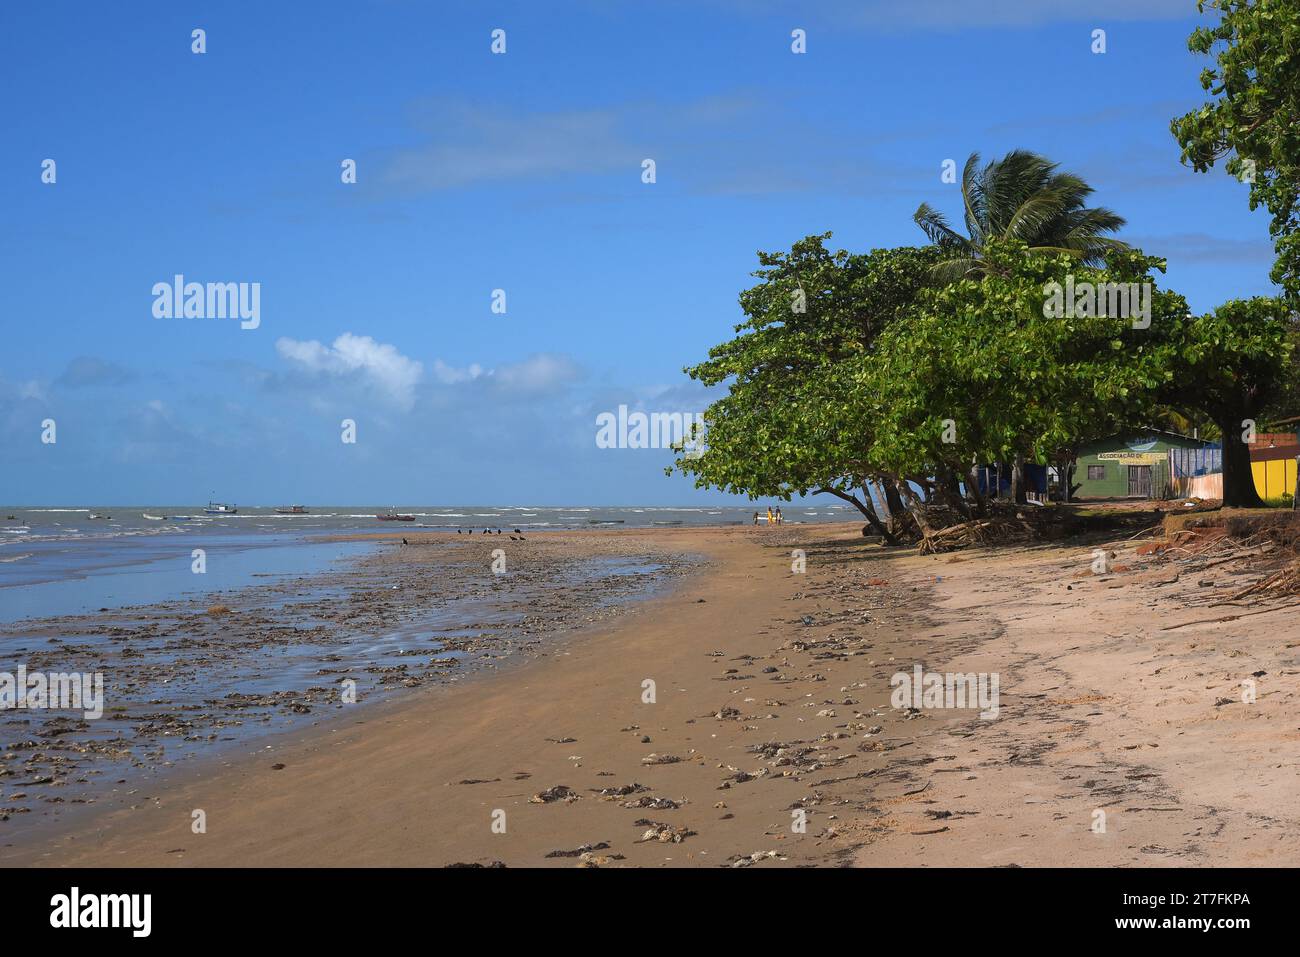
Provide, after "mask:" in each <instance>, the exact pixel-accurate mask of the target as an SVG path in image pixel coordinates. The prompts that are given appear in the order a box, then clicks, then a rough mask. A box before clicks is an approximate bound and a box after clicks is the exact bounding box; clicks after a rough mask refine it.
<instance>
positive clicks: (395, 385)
mask: <svg viewBox="0 0 1300 957" xmlns="http://www.w3.org/2000/svg"><path fill="white" fill-rule="evenodd" d="M275 348H276V351H277V352H279V353H280V355H281V356H283V357H284V358H285V359H287V360H289V361H290V362H292V363H294V364H295V365H297V366H298V367H299V368H300V369H302V370H304V371H306V372H310V373H312V374H316V375H334V376H353V377H358V378H360V379H361V380H362V381H364V382H365V383H367V384H368V385H370V386H371V387H373V388H375V389H377V390H378V391H379V392H381V393H382V394H384V395H385V396H387V397H388V398H389V399H391V400H392V401H393V402H395V403H396V404H397V405H399V406H402V407H403V408H407V409H409V408H410V407H411V406H412V405H414V404H415V387H416V385H417V384H418V383H419V381H420V378H421V377H422V376H423V375H424V366H423V365H422V364H421V363H419V362H417V361H415V360H414V359H410V358H407V357H406V356H404V355H402V354H401V353H400V352H398V351H397V348H396V347H395V346H392V345H389V344H388V343H380V342H376V341H375V340H374V339H372V338H371V337H370V336H354V335H353V334H352V333H350V332H345V333H343V335H341V336H339V337H338V338H337V339H335V340H334V343H333V345H330V346H326V345H322V344H321V343H320V342H317V341H316V340H315V339H311V340H307V341H300V340H297V339H289V338H280V339H278V340H277V341H276V343H275Z"/></svg>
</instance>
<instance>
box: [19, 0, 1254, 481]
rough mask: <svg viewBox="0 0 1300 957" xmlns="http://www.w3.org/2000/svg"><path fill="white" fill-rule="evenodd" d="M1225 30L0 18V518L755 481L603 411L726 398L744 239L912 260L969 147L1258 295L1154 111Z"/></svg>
mask: <svg viewBox="0 0 1300 957" xmlns="http://www.w3.org/2000/svg"><path fill="white" fill-rule="evenodd" d="M1210 17H1211V15H1209V14H1207V15H1206V16H1205V17H1202V16H1201V15H1199V14H1197V12H1196V5H1195V3H1194V2H1191V0H1186V2H1183V0H1080V2H1075V0H998V2H993V0H988V2H980V0H929V2H927V0H909V2H906V3H897V2H893V0H857V2H850V0H843V2H840V0H826V2H821V3H811V2H809V3H787V2H776V0H772V2H766V0H749V2H746V0H692V2H685V0H682V2H677V0H661V2H655V3H645V2H638V3H633V2H624V0H605V2H597V0H587V2H581V0H575V2H567V3H566V2H554V3H545V4H542V3H537V2H523V3H492V2H473V3H471V2H464V3H460V2H445V3H430V2H415V0H373V2H365V0H350V2H347V3H335V2H321V3H314V4H312V5H310V7H306V6H304V5H296V4H278V3H264V2H226V3H220V4H216V3H186V4H178V3H175V2H139V3H132V4H129V5H119V4H86V3H68V2H63V0H47V2H45V3H42V4H40V5H33V4H22V5H19V4H5V5H3V6H2V7H0V103H2V104H3V117H4V122H3V124H2V125H0V263H2V264H3V276H4V290H5V294H6V295H5V301H4V305H3V309H4V320H3V338H2V339H0V503H3V504H10V505H40V504H73V503H87V502H94V503H104V504H119V503H120V504H133V503H148V502H160V503H186V502H203V501H206V500H208V499H209V498H212V497H215V498H217V499H218V500H224V501H233V502H237V503H242V504H246V505H255V504H278V503H282V502H290V501H292V502H302V503H304V504H324V503H375V502H378V503H384V502H401V503H430V504H432V503H439V504H496V505H522V504H534V505H548V504H549V505H575V504H590V505H630V504H678V505H690V504H705V503H723V502H740V501H743V500H742V499H737V498H732V497H730V496H726V495H723V494H721V493H719V492H717V491H713V490H695V489H694V488H693V487H692V484H691V481H690V480H689V479H687V478H685V477H683V476H680V475H674V476H666V475H665V474H664V467H665V466H666V465H668V464H670V462H671V459H672V456H671V453H669V452H667V451H664V450H658V449H628V448H622V449H611V448H599V447H598V446H597V443H596V434H597V426H596V417H597V416H598V415H600V414H601V413H602V412H617V410H618V408H619V406H620V405H625V406H627V407H628V408H629V409H630V410H633V411H636V410H642V411H645V412H682V413H697V412H702V411H703V410H704V408H705V407H706V406H707V405H708V403H709V401H711V399H712V398H716V397H717V395H718V394H719V393H718V392H717V391H716V390H713V391H710V390H705V389H703V388H701V387H700V386H699V385H698V384H697V383H694V382H692V381H691V380H690V379H689V378H688V377H687V376H685V375H684V374H683V372H682V369H683V367H684V366H687V365H690V364H693V363H695V362H698V361H700V360H702V359H703V358H705V357H706V356H707V353H708V349H709V348H710V347H711V346H713V345H716V344H718V343H720V342H723V341H725V340H726V339H728V338H730V337H731V336H732V334H733V330H734V327H735V325H736V324H737V323H738V322H740V321H742V319H743V316H742V314H741V312H740V309H739V306H738V305H737V296H738V294H739V293H740V291H741V290H742V289H744V288H745V287H746V286H748V285H751V284H752V282H753V280H752V278H751V275H750V274H751V272H752V271H753V270H754V269H755V268H756V267H757V259H756V253H757V251H758V250H779V249H788V248H789V247H790V246H791V244H792V243H794V242H795V241H797V240H798V239H800V238H802V237H804V236H806V235H809V234H813V233H821V232H825V231H832V232H833V233H834V237H833V239H832V240H831V245H832V247H833V248H845V249H848V250H850V251H866V250H869V249H871V248H875V247H882V246H893V245H901V244H913V245H919V244H922V243H923V242H924V241H925V240H924V236H923V235H922V234H921V233H920V231H919V230H918V229H917V228H916V226H915V225H914V223H913V222H912V213H913V212H914V211H915V209H916V207H917V205H918V204H919V203H921V202H923V201H924V202H929V203H930V204H931V205H933V206H936V207H937V208H939V209H940V210H941V211H944V212H946V213H947V214H948V215H949V216H950V218H951V219H953V220H954V221H956V222H960V218H961V217H960V194H959V192H958V187H957V186H955V185H951V184H945V183H943V182H942V181H941V170H942V166H943V163H944V161H945V160H948V159H951V160H954V161H955V162H956V164H957V167H958V168H959V169H960V167H961V165H962V164H963V163H964V161H965V158H966V157H967V156H968V155H969V154H970V153H971V152H976V151H977V152H979V153H980V154H981V155H982V156H983V157H984V158H986V159H988V158H993V157H997V156H1001V155H1003V154H1004V153H1006V152H1007V151H1009V150H1011V149H1016V148H1026V149H1031V150H1034V151H1037V152H1040V153H1043V154H1045V155H1047V156H1048V157H1050V158H1051V159H1053V160H1054V161H1056V162H1059V163H1060V164H1061V166H1062V168H1063V169H1066V170H1069V171H1071V172H1075V173H1078V174H1079V175H1081V176H1083V177H1084V178H1085V179H1086V180H1087V181H1088V182H1089V183H1091V184H1092V185H1093V186H1094V187H1095V188H1096V193H1095V194H1094V196H1093V202H1095V203H1096V204H1098V205H1104V206H1108V207H1110V208H1112V209H1114V210H1115V211H1116V212H1118V213H1120V214H1121V215H1122V216H1124V217H1126V219H1127V220H1128V225H1127V227H1126V228H1125V230H1124V231H1123V232H1122V233H1121V234H1120V235H1121V238H1124V239H1126V240H1128V241H1129V242H1132V243H1135V244H1137V245H1140V246H1141V247H1142V248H1143V249H1145V250H1146V251H1147V252H1148V253H1150V254H1153V255H1160V256H1165V257H1167V258H1168V262H1169V267H1168V273H1167V275H1166V277H1165V280H1166V282H1165V284H1166V285H1168V286H1169V287H1171V288H1173V289H1176V290H1178V291H1180V292H1182V293H1183V294H1184V295H1185V296H1186V297H1187V298H1188V300H1189V302H1190V304H1191V306H1192V308H1193V309H1194V310H1198V311H1203V310H1208V309H1211V308H1213V307H1214V306H1215V305H1217V304H1218V303H1220V302H1222V301H1223V300H1225V299H1228V298H1234V297H1239V296H1249V295H1256V294H1269V293H1271V292H1273V291H1274V290H1273V287H1272V286H1271V284H1270V283H1269V281H1268V272H1269V268H1270V266H1271V264H1272V260H1273V256H1272V249H1271V245H1270V242H1269V239H1268V233H1267V218H1266V214H1265V213H1264V212H1263V211H1262V210H1261V211H1257V212H1251V211H1250V210H1249V208H1248V205H1247V194H1246V189H1247V188H1246V186H1244V185H1243V184H1241V183H1238V182H1237V181H1236V180H1234V179H1233V178H1231V177H1230V176H1229V175H1228V174H1226V173H1225V172H1223V171H1222V170H1213V171H1211V172H1210V173H1208V174H1198V173H1195V172H1193V171H1192V170H1191V169H1190V168H1188V167H1184V166H1181V165H1180V164H1179V150H1178V146H1177V144H1176V142H1175V141H1174V139H1173V137H1172V136H1171V135H1170V133H1169V121H1170V119H1171V118H1173V117H1174V116H1176V115H1179V114H1181V113H1182V112H1185V111H1186V110H1188V109H1191V108H1193V107H1195V106H1196V105H1198V104H1199V103H1201V102H1202V101H1203V97H1204V94H1203V93H1202V91H1201V89H1200V86H1199V82H1198V75H1199V73H1200V71H1201V70H1202V69H1203V68H1204V67H1205V66H1206V65H1208V61H1207V60H1206V59H1205V58H1203V57H1199V56H1196V55H1193V54H1191V53H1189V52H1188V51H1187V46H1186V39H1187V36H1188V34H1189V33H1190V32H1191V30H1192V29H1193V28H1194V27H1195V26H1197V25H1198V24H1199V23H1210V22H1212V20H1211V18H1210ZM195 29H202V30H203V31H205V37H204V39H205V43H206V49H205V52H203V53H195V52H193V49H192V47H193V44H194V42H195V41H194V39H193V37H192V32H193V31H194V30H195ZM796 29H800V30H804V31H805V33H806V52H805V53H802V54H796V53H794V52H793V51H792V49H791V46H792V42H793V41H792V38H791V33H792V31H794V30H796ZM1098 29H1101V30H1104V31H1105V44H1106V49H1105V52H1104V53H1094V52H1092V47H1093V46H1094V39H1093V31H1094V30H1098ZM494 30H503V31H505V34H504V36H505V52H504V53H494V52H493V50H492V44H493V36H492V35H493V31H494ZM50 159H52V160H54V167H53V171H54V182H53V183H49V182H44V181H43V178H48V171H47V166H46V164H45V161H46V160H50ZM646 159H652V160H653V161H654V164H655V166H654V172H655V181H654V182H653V183H647V182H644V181H643V161H644V160H646ZM345 160H352V161H354V163H355V169H356V182H355V183H345V182H343V178H344V176H343V164H344V161H345ZM178 274H179V275H182V276H184V277H185V281H186V282H198V283H248V284H250V285H249V286H248V287H246V288H247V289H248V290H249V291H250V292H251V290H252V288H253V287H252V286H251V284H252V283H257V284H259V285H258V287H257V288H258V291H259V296H260V299H259V306H260V308H259V312H258V323H257V325H256V328H243V326H244V325H251V324H252V323H241V322H240V321H239V320H238V319H222V318H185V317H172V318H160V317H159V316H158V315H156V314H155V313H156V312H158V310H159V308H160V307H159V306H158V305H157V299H158V298H159V297H157V296H156V295H155V291H154V290H155V284H158V283H166V284H171V283H172V282H173V277H174V276H176V275H178ZM494 290H501V291H503V292H504V312H501V311H499V306H500V301H501V300H500V298H499V297H498V299H497V300H496V301H497V304H498V311H494V309H493V303H494ZM344 420H348V421H350V422H352V423H355V441H353V442H345V441H343V439H344V438H345V437H346V436H345V435H344V429H343V423H344ZM50 421H52V422H53V423H54V431H53V438H54V439H55V441H53V442H49V441H43V438H45V439H48V438H50V431H49V429H48V426H47V423H48V422H50Z"/></svg>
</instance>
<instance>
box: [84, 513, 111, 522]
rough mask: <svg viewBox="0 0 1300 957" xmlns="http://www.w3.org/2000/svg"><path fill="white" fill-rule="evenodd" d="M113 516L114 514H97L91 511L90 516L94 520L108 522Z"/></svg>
mask: <svg viewBox="0 0 1300 957" xmlns="http://www.w3.org/2000/svg"><path fill="white" fill-rule="evenodd" d="M112 517H113V516H112V515H96V514H95V513H94V512H91V513H90V516H89V518H90V520H91V521H92V522H106V521H108V520H109V519H111V518H112Z"/></svg>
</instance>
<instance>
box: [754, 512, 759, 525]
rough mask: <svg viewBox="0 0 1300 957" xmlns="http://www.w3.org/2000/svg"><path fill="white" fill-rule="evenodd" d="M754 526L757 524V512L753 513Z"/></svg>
mask: <svg viewBox="0 0 1300 957" xmlns="http://www.w3.org/2000/svg"><path fill="white" fill-rule="evenodd" d="M754 524H755V525H757V524H758V512H755V513H754Z"/></svg>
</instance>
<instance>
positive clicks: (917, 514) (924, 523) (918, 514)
mask: <svg viewBox="0 0 1300 957" xmlns="http://www.w3.org/2000/svg"><path fill="white" fill-rule="evenodd" d="M898 493H899V495H901V496H902V497H903V501H904V502H906V503H907V511H908V514H909V515H911V516H912V518H913V519H914V520H915V521H916V527H917V528H919V529H920V530H921V534H922V535H923V536H925V537H926V538H928V537H929V536H930V535H931V533H933V531H934V529H932V528H931V527H930V522H929V519H928V518H927V516H926V514H925V503H924V502H922V501H921V500H920V498H918V497H917V495H916V493H915V492H913V491H912V487H911V486H910V485H908V484H907V479H899V480H898Z"/></svg>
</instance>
